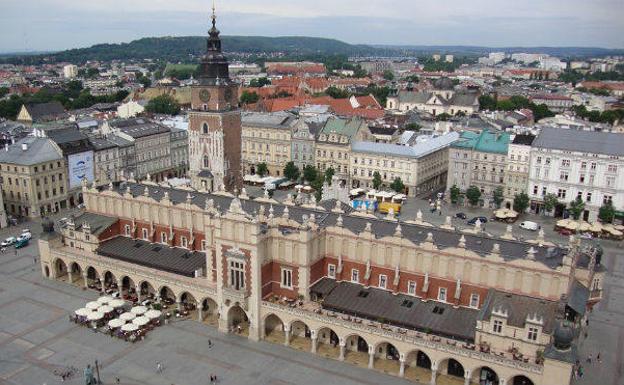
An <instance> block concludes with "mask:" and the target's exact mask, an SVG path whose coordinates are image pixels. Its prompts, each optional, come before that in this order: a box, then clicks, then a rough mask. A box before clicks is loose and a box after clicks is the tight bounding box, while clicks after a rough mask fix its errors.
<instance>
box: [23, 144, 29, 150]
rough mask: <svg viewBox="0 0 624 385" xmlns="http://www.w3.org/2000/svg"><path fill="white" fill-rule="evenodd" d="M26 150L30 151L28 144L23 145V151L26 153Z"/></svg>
mask: <svg viewBox="0 0 624 385" xmlns="http://www.w3.org/2000/svg"><path fill="white" fill-rule="evenodd" d="M26 150H28V144H27V143H22V151H26Z"/></svg>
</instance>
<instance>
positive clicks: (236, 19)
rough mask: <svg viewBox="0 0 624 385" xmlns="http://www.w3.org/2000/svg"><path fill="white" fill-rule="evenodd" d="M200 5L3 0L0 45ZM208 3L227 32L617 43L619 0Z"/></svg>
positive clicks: (190, 14) (99, 31)
mask: <svg viewBox="0 0 624 385" xmlns="http://www.w3.org/2000/svg"><path fill="white" fill-rule="evenodd" d="M210 6H211V4H210V1H207V0H201V1H200V0H175V1H170V0H98V1H78V0H38V1H37V2H36V3H35V2H29V1H23V0H19V1H18V0H3V5H2V10H3V12H2V14H0V34H2V36H3V39H2V40H0V51H8V50H58V49H65V48H72V47H82V46H87V45H91V44H96V43H104V42H123V41H130V40H132V39H136V38H140V37H145V36H163V35H178V36H180V35H201V34H204V33H205V31H206V29H207V24H208V17H209V11H210ZM217 7H218V8H217V12H218V17H219V26H220V29H221V30H222V31H223V33H224V34H228V35H268V36H284V35H308V36H322V37H331V38H337V39H340V40H344V41H347V42H351V43H370V44H404V45H407V44H414V45H416V44H418V45H482V46H511V45H518V46H543V45H549V46H601V47H616V48H622V47H624V40H623V39H622V38H621V36H623V35H624V23H622V22H621V20H620V18H621V17H622V15H623V14H624V2H623V1H621V0H594V1H592V2H587V1H581V0H567V1H563V0H548V1H546V0H523V1H515V2H510V1H500V0H498V1H497V0H473V1H470V2H468V1H465V0H447V1H445V2H432V1H423V0H411V1H410V0H383V1H382V0H364V1H362V0H341V1H336V0H316V1H315V2H314V3H313V4H312V2H310V1H309V0H307V1H303V0H272V1H270V2H266V1H260V0H237V1H235V2H233V1H230V2H225V1H222V0H221V1H217ZM24 15H26V17H24Z"/></svg>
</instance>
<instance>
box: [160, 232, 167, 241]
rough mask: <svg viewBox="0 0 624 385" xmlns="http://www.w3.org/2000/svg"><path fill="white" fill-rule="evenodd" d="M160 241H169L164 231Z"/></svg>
mask: <svg viewBox="0 0 624 385" xmlns="http://www.w3.org/2000/svg"><path fill="white" fill-rule="evenodd" d="M160 243H167V233H165V232H164V231H162V232H161V233H160Z"/></svg>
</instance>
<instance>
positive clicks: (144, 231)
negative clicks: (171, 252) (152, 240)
mask: <svg viewBox="0 0 624 385" xmlns="http://www.w3.org/2000/svg"><path fill="white" fill-rule="evenodd" d="M143 239H145V240H146V241H147V240H149V236H148V233H147V229H143Z"/></svg>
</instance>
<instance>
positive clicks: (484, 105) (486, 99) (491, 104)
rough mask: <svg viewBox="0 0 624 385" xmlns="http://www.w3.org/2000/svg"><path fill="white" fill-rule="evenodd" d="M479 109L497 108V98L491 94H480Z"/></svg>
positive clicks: (490, 109) (492, 109)
mask: <svg viewBox="0 0 624 385" xmlns="http://www.w3.org/2000/svg"><path fill="white" fill-rule="evenodd" d="M479 109H480V110H484V111H494V110H496V99H494V98H493V97H492V96H490V95H481V96H479Z"/></svg>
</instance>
